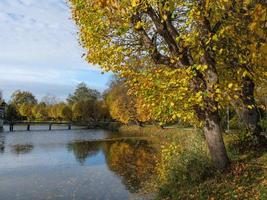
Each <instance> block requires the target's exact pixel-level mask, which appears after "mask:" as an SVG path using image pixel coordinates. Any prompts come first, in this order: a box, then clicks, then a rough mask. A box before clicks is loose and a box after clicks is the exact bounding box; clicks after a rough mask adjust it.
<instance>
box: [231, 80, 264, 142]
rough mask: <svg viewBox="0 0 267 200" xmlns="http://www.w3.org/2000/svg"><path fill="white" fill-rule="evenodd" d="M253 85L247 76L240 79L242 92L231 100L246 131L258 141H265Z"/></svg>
mask: <svg viewBox="0 0 267 200" xmlns="http://www.w3.org/2000/svg"><path fill="white" fill-rule="evenodd" d="M254 89H255V85H254V82H253V80H252V79H251V78H249V77H248V76H246V77H244V78H243V80H242V93H241V96H240V99H239V100H237V101H235V102H233V105H234V108H235V111H236V113H237V114H238V116H239V117H240V119H241V120H242V122H243V123H244V125H245V128H246V130H247V131H248V132H250V133H251V134H253V135H254V136H255V137H256V138H257V139H258V142H259V143H262V142H266V141H265V138H264V137H263V136H262V135H261V131H262V128H261V126H260V124H259V122H260V113H259V110H258V108H257V105H256V101H255V98H254Z"/></svg>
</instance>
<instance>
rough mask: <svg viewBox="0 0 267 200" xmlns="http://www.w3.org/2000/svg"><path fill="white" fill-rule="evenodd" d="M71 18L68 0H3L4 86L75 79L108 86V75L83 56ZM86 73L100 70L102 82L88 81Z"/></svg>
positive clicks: (0, 64) (0, 70)
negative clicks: (66, 0) (104, 74)
mask: <svg viewBox="0 0 267 200" xmlns="http://www.w3.org/2000/svg"><path fill="white" fill-rule="evenodd" d="M70 17H71V14H70V10H69V8H68V5H67V4H66V3H65V1H64V0H1V1H0V24H1V34H0V44H1V45H0V52H1V53H0V74H1V77H0V82H1V85H3V84H2V83H5V84H4V85H5V86H8V84H11V85H14V83H15V82H18V81H20V83H21V82H25V83H26V82H27V83H33V82H34V83H38V86H37V85H36V87H40V84H52V83H53V84H58V85H60V84H64V83H65V84H67V85H73V84H75V83H76V82H75V81H72V80H74V79H75V80H78V81H86V82H88V83H89V85H90V84H92V85H95V86H96V87H99V88H101V87H105V84H106V82H107V79H108V78H107V76H104V77H103V76H102V77H101V74H100V70H99V69H98V68H96V67H94V66H91V67H90V68H89V64H87V63H86V62H85V61H84V60H83V59H82V58H81V55H82V52H83V50H82V49H81V47H79V45H78V41H77V36H76V32H77V29H76V27H75V25H74V23H73V22H72V20H71V19H70ZM79 73H81V74H79ZM84 73H85V74H89V73H93V74H94V76H96V74H97V73H98V74H97V76H99V81H97V80H95V81H94V82H92V81H90V80H87V78H86V77H84ZM81 77H82V78H81ZM12 81H13V82H12ZM100 81H102V82H104V83H101V82H100ZM18 86H20V85H18ZM22 86H23V85H22ZM1 87H3V86H1ZM1 89H3V90H4V91H5V90H6V89H5V88H1ZM7 93H10V91H8V92H7Z"/></svg>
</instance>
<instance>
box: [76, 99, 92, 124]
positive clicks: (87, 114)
mask: <svg viewBox="0 0 267 200" xmlns="http://www.w3.org/2000/svg"><path fill="white" fill-rule="evenodd" d="M93 107H94V101H93V100H80V101H77V102H75V103H74V104H73V105H72V112H73V118H74V120H76V121H84V122H88V121H91V120H92V119H93Z"/></svg>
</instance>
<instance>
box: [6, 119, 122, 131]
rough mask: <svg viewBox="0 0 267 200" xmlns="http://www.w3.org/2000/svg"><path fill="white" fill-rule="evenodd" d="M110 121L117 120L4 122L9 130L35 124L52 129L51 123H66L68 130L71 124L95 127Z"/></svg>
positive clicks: (28, 127)
mask: <svg viewBox="0 0 267 200" xmlns="http://www.w3.org/2000/svg"><path fill="white" fill-rule="evenodd" d="M111 123H117V122H107V121H94V122H55V121H47V122H45V121H42V122H36V121H8V122H6V123H5V124H6V125H9V131H11V132H12V131H14V126H15V125H25V126H26V127H27V131H30V130H31V126H36V125H47V126H48V130H49V131H51V130H52V126H53V125H66V126H67V129H68V130H71V129H72V126H84V127H87V128H97V127H98V126H100V124H111Z"/></svg>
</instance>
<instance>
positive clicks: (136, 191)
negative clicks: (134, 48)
mask: <svg viewBox="0 0 267 200" xmlns="http://www.w3.org/2000/svg"><path fill="white" fill-rule="evenodd" d="M42 128H44V127H35V129H34V131H30V132H28V131H24V130H25V129H23V127H20V128H19V129H17V130H19V131H14V132H7V131H5V132H1V133H0V199H1V200H2V199H3V200H5V199H7V200H9V199H10V200H11V199H12V200H15V199H19V200H24V199H25V200H29V199H97V200H98V199H99V200H106V199H109V200H123V199H146V198H147V196H144V195H143V194H142V193H140V189H142V186H143V184H144V183H145V181H146V180H148V179H149V178H150V177H151V175H153V173H154V167H155V161H154V155H155V152H156V151H155V149H153V147H152V145H151V144H150V142H148V141H146V140H145V139H136V138H125V137H122V136H120V135H119V134H117V133H113V132H109V131H105V130H71V131H69V130H53V131H43V129H42ZM41 129H42V130H41ZM60 129H62V128H60Z"/></svg>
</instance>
